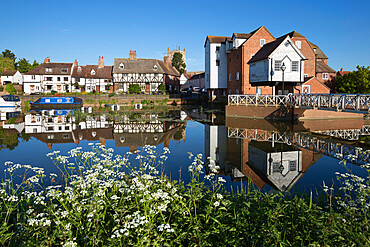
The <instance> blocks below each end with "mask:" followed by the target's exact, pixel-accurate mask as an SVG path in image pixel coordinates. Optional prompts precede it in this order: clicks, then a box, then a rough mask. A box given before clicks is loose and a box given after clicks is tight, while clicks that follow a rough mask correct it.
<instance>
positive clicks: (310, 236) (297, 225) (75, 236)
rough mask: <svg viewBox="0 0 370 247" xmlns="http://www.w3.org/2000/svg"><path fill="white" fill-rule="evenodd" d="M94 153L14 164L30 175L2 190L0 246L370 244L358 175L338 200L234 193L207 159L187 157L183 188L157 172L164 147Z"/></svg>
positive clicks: (345, 179)
mask: <svg viewBox="0 0 370 247" xmlns="http://www.w3.org/2000/svg"><path fill="white" fill-rule="evenodd" d="M92 151H93V152H81V151H80V149H79V148H76V149H74V150H71V151H70V152H69V154H68V155H67V156H64V154H63V156H61V155H59V152H57V151H56V152H53V153H51V154H49V157H51V158H52V160H53V161H54V162H55V164H56V165H57V166H58V167H60V171H61V172H60V173H58V174H44V171H43V170H42V169H41V168H32V167H30V166H21V165H19V164H11V163H8V164H7V172H8V174H9V175H11V176H9V178H12V177H14V178H15V175H16V174H17V172H24V173H25V174H26V176H24V177H23V178H24V179H23V181H24V183H23V184H22V185H21V186H20V187H15V188H18V189H17V190H18V191H16V190H13V189H12V188H14V187H13V186H14V184H12V182H13V180H12V181H8V182H6V184H3V189H2V190H1V191H0V192H1V193H0V197H1V199H2V200H1V203H0V206H1V210H2V212H4V213H3V214H1V216H0V217H1V219H0V220H1V221H2V222H3V224H2V225H1V226H0V232H1V233H2V234H1V235H0V241H1V244H2V245H32V246H40V245H48V246H49V245H61V246H97V245H105V246H126V245H139V246H157V245H160V246H162V245H166V244H168V245H171V246H182V245H186V246H189V245H190V246H215V245H222V246H308V245H313V246H369V245H370V234H369V222H368V219H369V216H370V215H369V195H370V193H369V191H368V190H366V189H361V188H364V186H365V187H366V185H367V186H368V181H367V182H363V181H361V179H359V178H358V177H357V176H354V175H351V174H343V175H340V174H338V183H341V184H342V185H343V186H342V188H343V189H342V190H341V191H342V192H343V193H340V194H337V193H336V192H334V191H333V190H332V189H331V188H328V187H327V186H325V185H324V188H323V189H324V190H323V192H317V193H318V194H317V195H316V197H315V196H312V194H311V196H308V197H307V196H304V195H302V196H299V195H294V196H293V195H290V194H287V193H277V192H269V193H262V192H260V191H259V190H256V189H254V188H253V186H251V185H250V184H249V185H248V186H246V187H243V186H242V187H241V188H242V189H241V190H240V191H238V192H237V193H228V192H226V191H225V190H224V188H223V183H224V179H223V178H222V177H219V176H217V174H216V171H217V167H216V166H215V163H214V162H213V161H210V162H209V163H208V162H206V164H205V165H204V164H203V162H204V158H203V157H202V156H201V155H196V156H193V155H190V157H189V158H191V160H190V161H189V163H191V165H189V166H188V170H189V171H190V172H191V177H192V179H191V181H190V182H189V183H186V184H185V183H183V182H179V181H172V180H170V179H168V178H167V177H164V176H162V175H160V173H159V171H158V170H157V168H156V167H157V166H159V167H160V166H161V165H162V164H163V163H164V162H165V160H166V159H167V153H169V152H170V150H168V149H167V148H164V149H163V151H160V150H157V151H156V150H155V149H154V148H153V147H148V146H146V147H144V148H143V150H142V152H139V153H138V154H137V155H134V154H129V153H128V154H126V155H125V156H124V157H121V158H117V157H114V156H113V155H111V154H112V151H113V150H109V149H108V150H107V149H105V148H102V147H99V146H93V150H92ZM132 155H133V157H131V156H132ZM71 162H73V163H71ZM131 162H132V163H131ZM205 166H207V168H205ZM75 167H78V170H77V169H75ZM159 167H158V168H159ZM367 169H369V167H367ZM204 170H206V171H207V174H204V173H203V171H204ZM45 175H46V176H45ZM47 183H51V185H52V186H51V187H47V188H43V184H47ZM58 184H59V185H60V186H59V185H58ZM346 184H347V185H346ZM348 184H351V186H349V185H348ZM22 190H23V191H24V192H22V193H21V191H22ZM353 193H355V197H354V198H351V197H348V196H346V195H350V194H353Z"/></svg>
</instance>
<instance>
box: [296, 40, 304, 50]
mask: <svg viewBox="0 0 370 247" xmlns="http://www.w3.org/2000/svg"><path fill="white" fill-rule="evenodd" d="M295 45H296V46H297V47H298V49H301V48H302V41H300V40H297V41H296V42H295Z"/></svg>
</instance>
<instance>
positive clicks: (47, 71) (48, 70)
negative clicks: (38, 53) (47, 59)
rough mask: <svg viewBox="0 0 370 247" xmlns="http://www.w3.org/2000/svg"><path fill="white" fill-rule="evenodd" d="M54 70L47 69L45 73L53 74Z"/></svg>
mask: <svg viewBox="0 0 370 247" xmlns="http://www.w3.org/2000/svg"><path fill="white" fill-rule="evenodd" d="M52 72H53V69H52V68H45V73H52Z"/></svg>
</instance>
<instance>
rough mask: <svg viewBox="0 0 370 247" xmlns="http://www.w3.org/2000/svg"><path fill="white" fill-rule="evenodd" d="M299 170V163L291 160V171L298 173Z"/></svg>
mask: <svg viewBox="0 0 370 247" xmlns="http://www.w3.org/2000/svg"><path fill="white" fill-rule="evenodd" d="M296 170H297V161H296V160H291V161H289V171H296Z"/></svg>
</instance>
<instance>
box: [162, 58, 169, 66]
mask: <svg viewBox="0 0 370 247" xmlns="http://www.w3.org/2000/svg"><path fill="white" fill-rule="evenodd" d="M163 61H164V62H165V64H167V65H169V64H168V56H164V57H163Z"/></svg>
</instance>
